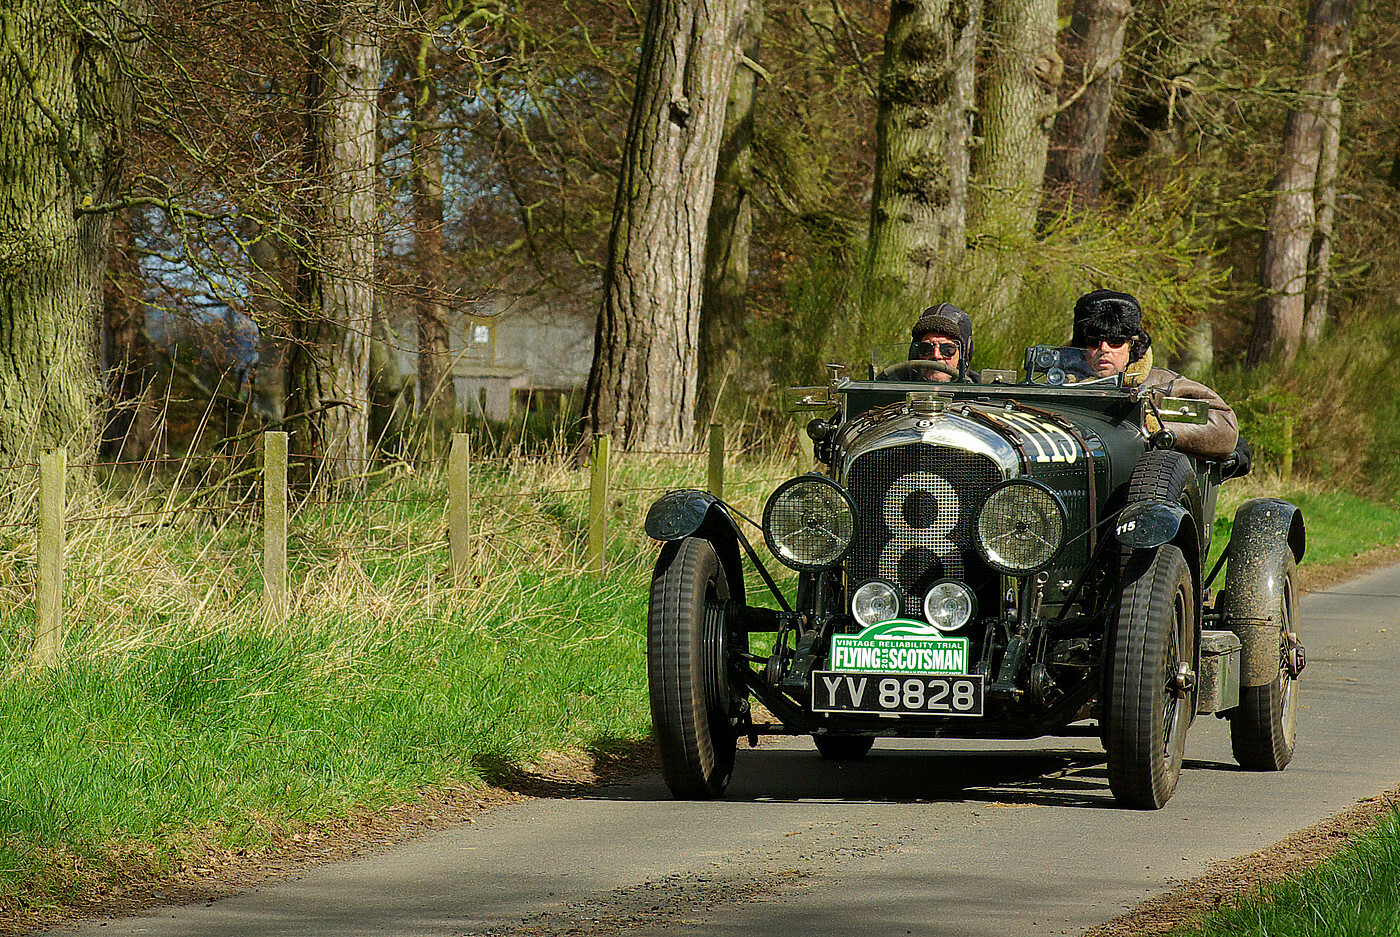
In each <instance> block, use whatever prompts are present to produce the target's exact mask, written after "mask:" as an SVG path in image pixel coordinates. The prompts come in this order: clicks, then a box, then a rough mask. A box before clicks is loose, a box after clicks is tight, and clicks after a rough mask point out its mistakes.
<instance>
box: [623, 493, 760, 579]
mask: <svg viewBox="0 0 1400 937" xmlns="http://www.w3.org/2000/svg"><path fill="white" fill-rule="evenodd" d="M644 526H645V528H646V532H647V536H648V537H650V538H651V539H653V540H661V541H663V542H664V541H668V540H681V539H684V538H686V537H690V536H698V537H704V538H705V539H706V540H708V541H710V543H712V544H714V547H715V552H716V553H718V554H719V561H720V564H721V565H722V566H723V567H724V578H725V579H726V580H727V581H728V584H729V598H730V600H731V601H736V602H739V603H740V604H743V602H744V601H745V599H744V567H743V563H742V562H741V559H740V556H739V538H740V534H739V527H738V525H737V524H735V523H734V518H732V517H730V516H729V510H728V505H726V504H725V503H724V502H723V501H721V500H720V499H718V498H716V497H715V496H714V495H712V494H710V493H709V492H708V491H697V490H696V489H694V488H683V489H681V490H679V491H668V492H666V494H664V495H662V496H661V497H659V498H657V499H656V501H655V502H653V504H652V506H651V507H650V508H649V509H648V510H647V519H646V524H645V525H644Z"/></svg>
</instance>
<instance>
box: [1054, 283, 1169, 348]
mask: <svg viewBox="0 0 1400 937" xmlns="http://www.w3.org/2000/svg"><path fill="white" fill-rule="evenodd" d="M1091 338H1126V339H1129V340H1130V341H1131V342H1132V345H1131V350H1130V351H1129V354H1128V360H1129V361H1137V360H1138V359H1139V358H1141V357H1142V356H1143V355H1145V354H1147V349H1149V348H1151V347H1152V336H1150V335H1148V334H1147V330H1146V329H1144V328H1143V327H1142V306H1140V305H1138V301H1137V300H1136V299H1135V298H1134V297H1133V296H1132V295H1131V294H1129V293H1119V292H1115V291H1114V290H1094V291H1093V292H1092V293H1085V294H1084V295H1083V296H1081V297H1079V299H1078V300H1076V301H1075V303H1074V337H1073V338H1071V339H1070V344H1071V345H1074V346H1076V347H1079V348H1085V347H1087V346H1088V344H1089V339H1091Z"/></svg>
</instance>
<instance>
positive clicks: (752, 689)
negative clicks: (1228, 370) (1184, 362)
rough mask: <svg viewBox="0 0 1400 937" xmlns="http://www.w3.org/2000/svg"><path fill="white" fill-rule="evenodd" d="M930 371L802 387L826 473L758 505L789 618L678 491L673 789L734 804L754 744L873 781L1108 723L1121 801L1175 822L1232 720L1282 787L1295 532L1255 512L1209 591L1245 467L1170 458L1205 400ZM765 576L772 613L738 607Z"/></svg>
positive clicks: (1039, 370) (666, 566)
mask: <svg viewBox="0 0 1400 937" xmlns="http://www.w3.org/2000/svg"><path fill="white" fill-rule="evenodd" d="M898 357H903V356H902V355H900V356H898ZM930 367H932V368H941V367H943V366H942V365H941V364H940V363H939V362H930V361H923V362H914V361H895V362H891V363H889V364H888V366H886V365H885V364H884V363H883V362H880V361H879V360H878V359H877V363H875V364H872V366H871V368H870V371H869V378H868V379H861V380H853V379H850V378H848V377H846V376H844V375H843V374H842V373H841V370H839V369H833V372H832V376H831V380H830V382H829V383H828V384H827V385H826V386H824V387H818V388H798V389H794V391H795V392H796V393H795V400H796V401H797V406H798V407H800V408H807V409H811V410H814V411H816V412H817V414H818V415H817V416H816V417H815V418H814V419H812V421H811V422H810V424H809V425H808V428H807V432H808V435H809V436H810V437H811V438H812V440H813V441H814V454H815V456H816V459H817V461H818V462H820V463H821V464H822V465H824V466H825V471H822V472H811V473H808V474H804V475H799V476H797V477H795V478H792V479H790V480H788V481H786V482H784V483H783V484H781V485H780V486H778V488H777V490H775V491H774V492H773V494H772V496H771V497H770V498H769V499H768V502H767V504H766V506H765V508H764V511H763V520H762V533H763V537H764V539H765V541H766V542H767V545H768V547H769V549H770V550H771V551H772V554H773V555H774V556H775V557H776V558H777V559H778V560H779V561H780V562H782V563H783V564H785V565H786V566H788V567H790V568H791V569H793V570H795V571H796V572H797V583H796V589H795V594H793V595H792V596H791V597H789V596H786V595H784V593H783V591H782V590H781V589H780V588H779V586H778V585H777V583H776V582H775V581H774V579H773V577H772V575H771V573H770V571H769V570H767V569H766V568H765V567H764V565H763V563H762V561H761V559H760V557H759V555H758V552H757V551H756V550H755V549H754V547H753V545H752V543H751V541H750V539H749V537H748V536H747V535H746V534H745V533H744V529H743V526H742V523H743V522H744V521H745V519H744V518H742V517H741V516H740V515H739V514H738V512H736V511H735V510H733V509H732V508H731V507H730V506H729V505H727V504H726V503H725V502H724V501H722V500H719V499H717V498H715V497H714V496H712V495H711V494H709V493H707V492H702V491H694V490H685V491H673V492H670V493H668V494H666V495H664V496H663V497H661V498H660V499H659V500H658V501H657V502H656V503H655V504H654V505H652V508H651V510H650V511H649V513H648V516H647V520H646V530H647V533H648V534H649V535H650V536H651V537H653V538H654V539H656V540H659V541H663V546H662V549H661V554H660V557H659V559H658V561H657V564H656V570H655V574H654V576H653V579H652V586H651V600H650V610H649V614H648V645H647V655H648V682H649V688H650V698H651V711H652V720H653V726H654V731H655V735H656V739H657V742H658V746H659V749H660V756H661V765H662V772H663V775H664V777H665V780H666V784H667V786H668V787H669V788H670V790H671V791H672V793H673V794H675V796H677V797H684V798H708V797H717V796H720V795H722V794H723V792H724V790H725V787H726V785H727V784H728V782H729V778H730V775H731V774H732V771H733V767H734V756H735V749H736V746H737V741H738V739H739V738H741V737H748V739H749V741H750V744H756V742H757V737H758V736H759V735H761V734H804V735H811V737H812V739H813V740H814V741H815V743H816V746H817V749H818V750H819V751H820V752H821V754H822V755H823V756H825V757H827V758H837V759H856V758H860V757H862V756H864V755H865V754H866V753H867V752H868V751H869V750H870V748H871V745H872V742H873V740H874V739H875V738H878V737H882V736H916V737H919V736H922V737H935V736H944V737H964V738H967V737H982V738H1007V739H1010V738H1032V737H1036V736H1041V735H1047V734H1054V733H1057V732H1063V731H1066V730H1067V727H1069V726H1071V725H1073V724H1076V723H1078V724H1080V725H1079V726H1078V727H1076V729H1077V731H1081V732H1082V731H1092V730H1093V726H1094V725H1095V724H1096V725H1097V731H1098V734H1099V736H1100V738H1101V739H1102V742H1103V745H1104V748H1105V750H1106V751H1107V754H1108V777H1109V786H1110V788H1111V790H1112V792H1113V794H1114V796H1115V797H1116V799H1117V800H1118V801H1119V802H1120V803H1122V804H1125V805H1128V806H1133V807H1143V808H1156V807H1160V806H1161V805H1162V804H1164V803H1166V801H1167V799H1168V798H1169V797H1170V796H1171V794H1172V792H1173V790H1174V789H1175V787H1176V783H1177V778H1178V776H1179V774H1180V771H1181V762H1182V754H1183V750H1184V747H1185V739H1186V731H1187V728H1188V727H1189V726H1190V725H1191V722H1192V720H1193V719H1194V718H1195V716H1196V715H1198V714H1207V713H1214V714H1215V715H1217V716H1220V717H1223V718H1226V719H1228V720H1229V721H1230V731H1231V740H1232V745H1233V750H1234V754H1235V757H1236V759H1237V760H1238V761H1239V762H1240V764H1241V765H1243V766H1244V767H1246V768H1251V769H1259V770H1279V769H1282V768H1283V767H1284V766H1285V765H1286V764H1287V763H1288V761H1289V759H1290V758H1291V757H1292V753H1293V746H1294V738H1295V727H1296V719H1297V679H1298V675H1299V673H1300V672H1301V671H1302V669H1303V665H1304V663H1305V656H1304V651H1303V647H1302V644H1301V643H1300V641H1299V639H1298V634H1297V631H1298V626H1297V620H1296V607H1297V593H1296V588H1295V582H1294V580H1295V570H1296V563H1297V562H1298V561H1299V560H1301V559H1302V557H1303V549H1304V540H1305V535H1304V527H1303V519H1302V515H1301V512H1300V511H1299V510H1298V509H1297V508H1296V507H1295V506H1293V505H1291V504H1289V503H1287V502H1285V501H1281V500H1276V499H1272V498H1256V499H1253V500H1250V501H1247V502H1245V503H1244V504H1242V505H1241V506H1240V507H1239V509H1238V511H1237V512H1236V514H1235V518H1234V525H1233V528H1232V532H1231V537H1230V542H1229V544H1228V545H1227V546H1226V548H1225V550H1224V551H1223V554H1222V555H1221V557H1220V561H1219V562H1217V563H1215V564H1214V566H1213V568H1211V569H1206V568H1205V567H1206V562H1207V556H1208V554H1209V551H1210V540H1211V532H1212V527H1213V521H1214V517H1215V504H1216V492H1217V488H1218V486H1219V484H1220V483H1221V482H1222V481H1223V480H1225V479H1227V478H1229V477H1231V476H1232V474H1235V473H1237V472H1238V471H1239V470H1240V466H1239V465H1238V464H1237V459H1235V458H1230V459H1226V460H1224V461H1223V462H1215V461H1208V460H1203V459H1200V458H1196V457H1193V456H1189V455H1186V454H1184V453H1182V452H1180V451H1177V450H1176V449H1173V448H1170V446H1171V443H1172V440H1173V435H1172V433H1171V430H1170V427H1171V425H1172V424H1173V423H1181V422H1202V421H1204V419H1205V410H1204V404H1203V403H1202V402H1200V401H1192V400H1181V399H1173V398H1167V399H1164V400H1154V399H1153V398H1152V397H1151V396H1150V395H1145V394H1142V393H1140V392H1139V391H1138V390H1137V389H1135V388H1132V387H1129V386H1124V384H1123V383H1122V378H1121V376H1115V377H1112V378H1098V379H1094V378H1091V377H1090V376H1089V375H1090V372H1089V371H1088V370H1087V368H1086V366H1085V363H1084V361H1083V355H1082V352H1081V351H1080V350H1079V349H1074V348H1055V347H1049V346H1036V347H1034V348H1031V349H1028V350H1027V353H1026V364H1025V369H1024V371H1023V372H1015V371H998V372H992V371H988V372H983V374H982V378H981V382H980V383H965V382H961V381H953V382H949V383H935V382H930V381H925V380H920V379H919V378H920V376H921V374H920V369H923V368H930ZM1146 427H1154V429H1153V430H1151V431H1150V430H1149V429H1147V428H1146ZM745 557H747V559H748V561H749V563H750V564H751V565H752V567H753V570H754V572H755V573H756V575H757V579H758V580H759V581H761V583H762V589H763V590H764V591H766V593H767V594H768V596H769V597H771V602H768V603H767V604H759V602H758V601H757V597H756V596H753V595H751V592H752V591H754V590H751V589H749V588H746V583H745ZM1222 564H1223V565H1224V568H1225V576H1224V585H1223V588H1220V589H1219V591H1218V593H1216V594H1215V595H1214V596H1213V598H1212V595H1211V591H1210V590H1211V587H1212V585H1213V584H1214V583H1215V580H1216V578H1217V576H1218V574H1219V572H1220V570H1221V566H1222ZM753 700H757V701H758V702H760V703H761V704H762V706H763V709H764V710H765V711H766V712H765V715H764V716H762V717H756V715H755V710H754V708H753V707H752V705H751V703H752V701H753ZM768 714H771V718H769V716H768ZM1071 731H1074V730H1071Z"/></svg>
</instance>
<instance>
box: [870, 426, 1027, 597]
mask: <svg viewBox="0 0 1400 937" xmlns="http://www.w3.org/2000/svg"><path fill="white" fill-rule="evenodd" d="M1000 481H1001V472H1000V471H999V470H998V469H997V467H996V465H995V464H994V463H993V462H992V461H991V460H990V459H988V458H986V457H984V456H979V455H972V454H970V453H967V452H964V451H962V450H961V449H949V448H946V447H942V446H932V445H928V444H926V443H917V444H914V445H909V446H896V447H893V448H889V449H879V450H876V451H874V452H871V453H867V454H866V455H863V456H860V457H859V458H858V459H857V460H856V461H855V462H854V463H853V464H852V465H851V469H850V471H849V473H848V474H847V489H848V490H849V491H850V493H851V496H852V498H854V499H855V503H856V510H857V512H858V517H859V529H858V532H857V534H856V542H855V545H854V546H853V547H852V550H851V554H850V557H849V559H848V561H847V571H848V572H849V574H850V577H849V580H848V581H849V582H850V583H851V586H852V587H854V586H855V585H857V584H858V583H860V582H862V581H864V580H866V579H873V578H875V577H879V578H882V579H888V580H889V581H890V582H893V583H894V584H895V585H896V586H897V587H898V588H899V590H900V592H901V593H902V598H903V600H904V610H905V614H906V615H907V616H910V617H921V616H922V615H923V596H924V592H926V591H927V590H928V587H929V586H930V585H932V584H933V583H934V582H936V581H937V580H939V579H944V578H952V579H961V580H963V581H965V582H967V583H968V584H969V585H971V586H972V587H973V588H974V590H978V591H981V590H980V588H979V587H980V586H982V585H984V584H986V583H987V582H989V581H991V580H993V579H994V577H995V575H996V574H995V573H994V572H993V571H992V570H991V569H990V568H989V567H988V566H987V565H986V564H985V563H984V562H983V561H982V559H981V557H980V555H979V554H978V552H977V547H976V545H975V543H974V540H973V538H974V536H975V533H974V531H975V525H976V520H977V511H978V509H979V508H981V506H982V502H983V501H984V500H986V497H987V493H988V492H989V491H991V489H992V488H993V487H994V486H995V485H996V484H997V483H998V482H1000Z"/></svg>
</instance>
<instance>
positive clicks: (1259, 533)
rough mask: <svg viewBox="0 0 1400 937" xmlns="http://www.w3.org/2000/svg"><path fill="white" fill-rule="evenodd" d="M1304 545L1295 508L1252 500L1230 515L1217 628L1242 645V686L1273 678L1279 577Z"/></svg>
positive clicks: (1284, 503) (1280, 598) (1280, 594)
mask: <svg viewBox="0 0 1400 937" xmlns="http://www.w3.org/2000/svg"><path fill="white" fill-rule="evenodd" d="M1306 545H1307V537H1306V531H1305V530H1304V527H1303V512H1302V511H1300V510H1299V509H1298V508H1297V506H1296V505H1292V504H1289V503H1288V502H1287V501H1282V500H1279V499H1278V498H1252V499H1250V500H1249V501H1246V502H1245V503H1244V504H1241V505H1240V507H1239V509H1238V510H1237V511H1236V512H1235V523H1234V526H1233V527H1232V528H1231V530H1230V542H1229V544H1228V545H1227V546H1226V547H1225V555H1226V557H1227V561H1228V563H1229V566H1228V567H1227V569H1226V573H1225V589H1224V591H1223V592H1222V593H1221V607H1220V611H1221V621H1222V624H1223V625H1224V626H1225V627H1226V628H1228V629H1229V630H1231V631H1233V632H1235V633H1236V634H1237V635H1239V638H1240V644H1241V645H1243V654H1242V655H1241V659H1240V685H1241V686H1264V685H1266V684H1268V683H1269V682H1271V681H1272V680H1273V679H1274V678H1275V677H1276V676H1277V675H1278V668H1279V627H1280V622H1279V621H1278V614H1279V613H1278V610H1279V609H1280V608H1282V605H1283V581H1284V574H1285V573H1286V571H1287V569H1288V561H1289V559H1290V558H1291V559H1293V560H1295V561H1297V560H1301V559H1302V558H1303V551H1304V549H1305V547H1306ZM1290 554H1291V556H1290Z"/></svg>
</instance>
